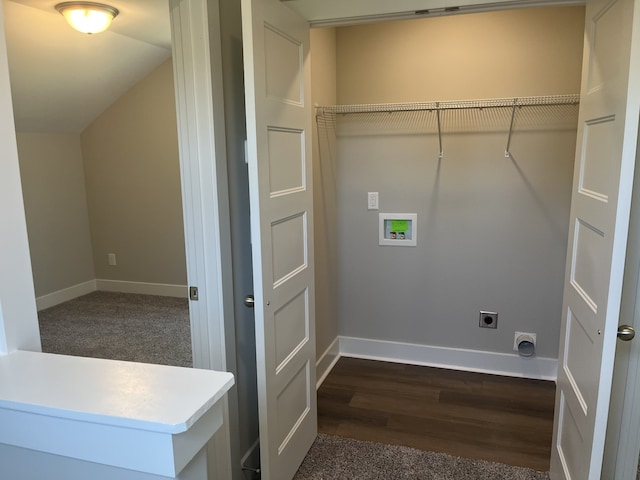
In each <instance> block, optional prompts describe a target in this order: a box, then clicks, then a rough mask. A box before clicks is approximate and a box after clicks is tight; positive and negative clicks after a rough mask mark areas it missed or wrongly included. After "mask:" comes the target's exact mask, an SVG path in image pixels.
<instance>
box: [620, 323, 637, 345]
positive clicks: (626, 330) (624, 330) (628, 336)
mask: <svg viewBox="0 0 640 480" xmlns="http://www.w3.org/2000/svg"><path fill="white" fill-rule="evenodd" d="M635 336H636V331H635V330H634V329H633V327H631V326H629V325H620V326H619V327H618V338H619V339H620V340H622V341H623V342H628V341H629V340H633V337H635Z"/></svg>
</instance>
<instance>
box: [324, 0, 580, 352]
mask: <svg viewBox="0 0 640 480" xmlns="http://www.w3.org/2000/svg"><path fill="white" fill-rule="evenodd" d="M583 18H584V11H583V8H582V7H552V8H546V9H525V10H513V11H505V12H495V13H484V14H478V15H461V16H452V17H442V18H431V19H424V20H419V21H418V20H416V21H408V22H403V23H401V22H391V23H381V24H374V25H363V26H355V27H345V28H340V29H338V33H337V52H338V53H337V58H338V61H337V64H338V69H337V79H338V80H337V81H338V83H337V84H338V89H337V95H338V99H339V103H344V104H351V103H383V102H396V101H428V100H452V99H473V98H491V97H507V96H514V95H515V96H528V95H543V94H545V95H548V94H561V93H577V92H579V85H580V65H581V59H582V36H583ZM487 115H488V114H486V113H485V115H484V116H482V115H481V117H482V118H479V119H477V120H473V121H471V122H470V123H469V122H467V123H465V122H464V121H463V120H462V119H458V120H455V119H451V120H450V122H449V123H448V124H445V134H444V137H443V142H444V150H445V156H444V159H442V160H441V161H439V160H438V143H437V136H436V135H434V130H433V128H431V130H430V132H431V133H429V134H423V135H418V134H415V135H409V134H399V133H397V132H396V133H391V132H390V131H389V132H380V131H376V130H375V128H374V129H373V131H374V134H372V129H371V125H369V126H367V127H362V126H361V125H357V124H356V123H355V122H353V125H351V126H350V129H349V133H348V134H346V133H345V134H343V135H340V132H341V130H340V128H339V129H338V133H339V138H338V171H337V179H338V180H337V203H338V208H337V211H338V221H337V223H336V228H335V231H336V235H337V237H338V265H339V274H338V288H339V298H340V300H339V307H338V318H339V332H340V334H341V335H345V336H352V337H360V338H369V339H379V340H388V341H401V342H408V343H417V344H424V345H432V346H443V347H456V348H465V349H473V350H484V351H491V352H504V353H512V351H513V350H512V347H513V336H514V332H515V331H516V330H518V331H526V332H535V333H537V334H538V349H537V353H538V355H540V356H543V357H556V356H557V351H558V335H559V325H560V318H561V311H560V310H561V302H562V284H563V276H564V266H565V251H566V241H567V230H568V218H569V203H570V188H571V176H572V168H573V161H574V151H575V123H573V125H572V127H571V128H569V129H567V125H566V119H562V118H561V119H556V118H554V116H553V115H551V116H549V113H548V112H546V113H545V112H543V113H540V116H539V117H538V119H537V120H536V119H533V120H532V123H531V128H520V129H519V130H518V125H519V124H518V123H516V134H515V136H514V139H513V142H512V151H513V152H514V155H513V156H514V158H513V159H507V158H505V157H504V148H505V144H506V132H507V130H508V116H507V117H505V120H504V123H501V122H502V120H501V119H499V121H498V122H497V124H496V125H497V126H496V125H492V126H489V125H491V119H490V118H489V119H488V118H487ZM549 119H552V120H549ZM349 121H351V120H349ZM477 122H480V123H479V124H478V123H477ZM483 122H484V123H483ZM574 122H575V120H574ZM556 123H559V125H560V127H561V128H560V127H559V126H558V125H556ZM469 125H472V126H471V127H469ZM473 125H479V126H478V127H477V128H476V127H475V126H473ZM483 125H485V126H487V128H486V129H484V128H483V127H482V126H483ZM500 125H503V127H501V126H500ZM536 125H537V126H536ZM432 127H433V124H432ZM343 133H344V132H343ZM369 191H377V192H380V212H386V213H417V214H418V232H419V233H418V245H417V247H415V248H411V247H381V246H378V212H375V211H368V210H367V202H366V199H367V192H369ZM483 309H484V310H495V311H497V312H499V315H500V317H499V327H498V329H497V330H487V329H479V328H478V315H479V311H480V310H483Z"/></svg>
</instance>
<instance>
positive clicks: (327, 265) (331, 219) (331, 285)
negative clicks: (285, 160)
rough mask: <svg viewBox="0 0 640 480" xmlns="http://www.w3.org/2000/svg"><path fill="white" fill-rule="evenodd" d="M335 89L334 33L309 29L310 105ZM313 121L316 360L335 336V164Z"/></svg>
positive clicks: (331, 141)
mask: <svg viewBox="0 0 640 480" xmlns="http://www.w3.org/2000/svg"><path fill="white" fill-rule="evenodd" d="M336 88H337V85H336V29H334V28H326V29H324V28H323V29H312V30H311V96H312V104H314V105H333V104H335V103H336V98H337V92H336ZM313 121H314V125H313V132H312V133H313V222H314V225H313V228H314V234H313V235H314V249H315V287H316V290H315V291H316V356H317V357H318V358H320V357H321V355H322V354H323V353H324V352H325V351H326V350H327V348H329V347H330V346H331V344H332V343H333V341H334V340H335V339H336V337H337V336H338V282H337V281H336V280H337V278H338V268H337V267H338V263H337V248H338V238H337V236H336V230H335V224H336V221H337V205H336V179H337V177H336V174H337V171H336V168H337V164H336V155H335V154H336V145H335V136H334V135H333V133H332V131H331V130H330V129H326V128H320V129H319V128H317V126H316V124H315V122H316V118H315V115H314V120H313Z"/></svg>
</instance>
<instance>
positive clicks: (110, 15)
mask: <svg viewBox="0 0 640 480" xmlns="http://www.w3.org/2000/svg"><path fill="white" fill-rule="evenodd" d="M55 8H56V10H57V11H58V12H60V13H61V14H62V15H63V16H64V18H65V19H66V20H67V22H68V23H69V25H71V26H72V27H73V28H75V29H76V30H78V31H79V32H82V33H89V34H91V33H100V32H104V31H105V30H106V29H107V28H109V25H111V21H112V20H113V19H114V18H115V17H116V15H118V13H119V12H118V9H117V8H114V7H111V6H109V5H104V4H102V3H94V2H64V3H59V4H58V5H56V7H55Z"/></svg>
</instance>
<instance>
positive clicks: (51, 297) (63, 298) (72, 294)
mask: <svg viewBox="0 0 640 480" xmlns="http://www.w3.org/2000/svg"><path fill="white" fill-rule="evenodd" d="M96 290H97V287H96V281H95V280H89V281H88V282H83V283H79V284H77V285H72V286H71V287H67V288H63V289H62V290H58V291H57V292H51V293H48V294H46V295H42V296H40V297H38V298H36V308H37V309H38V311H40V310H44V309H46V308H51V307H55V306H56V305H60V304H61V303H64V302H68V301H69V300H73V299H74V298H78V297H81V296H82V295H86V294H87V293H91V292H95V291H96Z"/></svg>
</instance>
